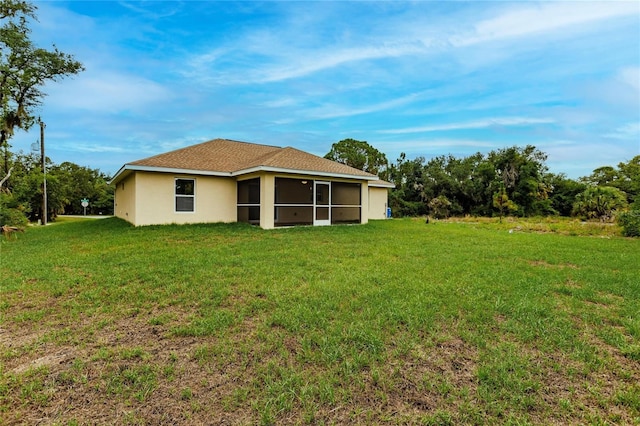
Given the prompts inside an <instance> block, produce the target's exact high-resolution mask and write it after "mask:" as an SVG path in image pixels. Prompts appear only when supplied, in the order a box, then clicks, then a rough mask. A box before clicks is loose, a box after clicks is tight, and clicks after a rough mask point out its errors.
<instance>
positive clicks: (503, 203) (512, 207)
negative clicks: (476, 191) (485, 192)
mask: <svg viewBox="0 0 640 426" xmlns="http://www.w3.org/2000/svg"><path fill="white" fill-rule="evenodd" d="M493 207H495V208H496V209H498V212H499V213H500V223H502V218H503V217H504V216H505V213H512V212H515V211H517V210H518V205H517V204H516V203H514V202H513V201H511V200H510V199H509V196H508V195H507V192H506V191H505V189H504V187H502V188H501V189H500V191H499V192H496V193H495V194H493Z"/></svg>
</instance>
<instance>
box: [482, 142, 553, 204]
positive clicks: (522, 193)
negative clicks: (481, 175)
mask: <svg viewBox="0 0 640 426" xmlns="http://www.w3.org/2000/svg"><path fill="white" fill-rule="evenodd" d="M546 160H547V155H546V154H545V153H544V152H542V151H539V150H538V149H536V147H534V146H532V145H527V146H526V147H525V148H519V147H516V146H514V147H511V148H505V149H500V150H498V151H492V152H491V153H489V156H488V161H489V162H490V163H492V164H493V165H494V167H495V170H496V173H497V177H498V179H499V180H498V181H497V182H494V185H495V186H499V185H504V188H505V191H506V193H507V196H508V197H509V199H510V200H513V202H514V203H515V204H516V205H518V207H519V213H520V214H522V215H523V216H530V215H535V214H549V213H551V212H552V209H551V202H550V201H549V193H550V191H551V186H550V185H549V184H548V182H546V181H545V179H544V178H545V176H546V174H547V173H546V172H547V166H546V165H545V161H546ZM497 190H498V188H496V189H495V190H493V191H492V193H494V194H495V193H496V192H498V191H497Z"/></svg>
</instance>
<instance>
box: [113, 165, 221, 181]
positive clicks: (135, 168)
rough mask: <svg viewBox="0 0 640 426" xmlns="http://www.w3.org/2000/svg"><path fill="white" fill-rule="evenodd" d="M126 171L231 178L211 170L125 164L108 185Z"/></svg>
mask: <svg viewBox="0 0 640 426" xmlns="http://www.w3.org/2000/svg"><path fill="white" fill-rule="evenodd" d="M127 171H132V172H157V173H174V174H183V175H199V176H223V177H231V176H232V174H231V172H216V171H212V170H191V169H180V168H175V167H154V166H136V165H131V164H125V165H124V166H122V168H121V169H120V170H118V173H116V175H115V176H114V177H113V179H111V182H110V183H114V182H117V180H118V177H119V176H120V175H123V174H126V172H127Z"/></svg>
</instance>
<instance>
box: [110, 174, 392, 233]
mask: <svg viewBox="0 0 640 426" xmlns="http://www.w3.org/2000/svg"><path fill="white" fill-rule="evenodd" d="M276 176H281V177H287V178H301V179H309V180H313V177H312V176H307V175H301V176H296V175H280V174H277V175H276V174H273V173H255V174H251V175H247V176H243V177H242V179H243V180H244V179H250V178H255V177H260V187H261V191H260V226H261V227H262V228H265V229H272V228H274V202H275V178H276ZM176 178H186V179H195V181H196V182H195V212H176V211H175V179H176ZM318 180H322V181H329V180H332V179H327V178H318ZM332 181H335V180H332ZM341 181H345V182H346V180H341ZM351 182H353V181H351ZM357 183H359V184H360V185H361V205H362V209H361V213H360V215H361V223H367V222H368V220H369V219H384V217H385V215H386V206H387V193H388V190H387V189H386V188H376V187H368V185H367V182H366V181H358V182H357ZM114 210H115V214H116V216H118V217H120V218H122V219H124V220H127V221H129V222H131V223H132V224H134V225H136V226H142V225H158V224H170V223H178V224H185V223H204V222H235V221H237V184H236V180H235V179H234V178H225V177H215V176H193V175H180V174H172V173H155V172H140V171H138V172H134V173H132V174H131V175H129V176H127V177H125V178H124V179H123V180H122V181H120V182H119V183H118V184H117V185H116V190H115V206H114Z"/></svg>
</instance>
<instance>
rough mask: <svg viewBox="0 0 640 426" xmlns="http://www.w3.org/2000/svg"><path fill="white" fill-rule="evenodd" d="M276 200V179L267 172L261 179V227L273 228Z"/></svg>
mask: <svg viewBox="0 0 640 426" xmlns="http://www.w3.org/2000/svg"><path fill="white" fill-rule="evenodd" d="M275 201H276V179H275V177H274V176H273V175H271V174H265V175H262V176H261V179H260V227H261V228H264V229H273V228H274V227H275V225H274V217H273V216H274V212H273V209H274V204H275Z"/></svg>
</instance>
